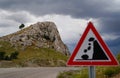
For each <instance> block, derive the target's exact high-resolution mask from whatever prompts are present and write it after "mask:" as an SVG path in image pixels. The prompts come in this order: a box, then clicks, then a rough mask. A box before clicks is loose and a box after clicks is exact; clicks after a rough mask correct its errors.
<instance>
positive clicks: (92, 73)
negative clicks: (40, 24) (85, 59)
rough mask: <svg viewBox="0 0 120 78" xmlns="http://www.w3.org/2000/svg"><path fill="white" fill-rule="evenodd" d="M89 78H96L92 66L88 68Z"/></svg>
mask: <svg viewBox="0 0 120 78" xmlns="http://www.w3.org/2000/svg"><path fill="white" fill-rule="evenodd" d="M89 78H96V74H95V67H94V66H90V67H89Z"/></svg>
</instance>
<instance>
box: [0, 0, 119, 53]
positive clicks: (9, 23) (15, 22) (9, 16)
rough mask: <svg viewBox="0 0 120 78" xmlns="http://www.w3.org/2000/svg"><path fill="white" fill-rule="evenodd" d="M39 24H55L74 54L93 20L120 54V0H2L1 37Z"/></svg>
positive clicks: (0, 5)
mask: <svg viewBox="0 0 120 78" xmlns="http://www.w3.org/2000/svg"><path fill="white" fill-rule="evenodd" d="M38 21H39V22H42V21H53V22H54V23H55V24H56V25H57V27H58V30H59V32H60V35H61V37H62V40H63V41H64V43H66V44H67V45H68V47H69V49H70V51H71V52H72V51H73V48H74V47H75V45H76V43H77V42H78V40H79V39H80V37H81V35H82V33H83V31H84V30H85V28H86V26H87V24H88V22H89V21H92V22H93V24H94V26H95V27H96V29H97V30H98V32H99V33H100V34H101V36H102V38H103V39H104V40H105V42H106V43H107V45H108V46H109V47H110V49H111V50H112V52H114V54H116V53H118V52H120V0H0V36H4V35H6V34H9V33H13V32H15V31H18V30H19V28H18V26H19V25H20V24H21V23H24V24H25V25H26V26H29V25H30V24H33V23H36V22H38Z"/></svg>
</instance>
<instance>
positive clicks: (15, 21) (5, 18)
mask: <svg viewBox="0 0 120 78" xmlns="http://www.w3.org/2000/svg"><path fill="white" fill-rule="evenodd" d="M0 17H1V18H0V30H1V31H0V35H1V36H2V35H6V34H9V33H12V32H15V31H17V30H18V26H19V25H20V24H21V23H24V24H25V25H27V26H29V25H30V24H34V23H36V22H42V21H53V22H54V23H55V24H56V25H57V27H58V30H59V32H60V35H61V37H62V40H63V41H64V42H65V43H67V44H71V43H74V42H77V41H78V40H79V38H80V36H81V34H82V33H83V31H84V29H85V28H86V26H87V23H88V21H93V22H95V23H94V24H95V26H96V25H97V24H98V20H97V19H93V18H90V19H88V20H86V19H76V18H72V17H71V16H69V15H57V14H52V15H44V16H35V15H33V14H31V13H29V12H27V11H17V12H11V11H5V10H0ZM96 27H97V28H98V25H97V26H96ZM8 29H9V31H7V30H8Z"/></svg>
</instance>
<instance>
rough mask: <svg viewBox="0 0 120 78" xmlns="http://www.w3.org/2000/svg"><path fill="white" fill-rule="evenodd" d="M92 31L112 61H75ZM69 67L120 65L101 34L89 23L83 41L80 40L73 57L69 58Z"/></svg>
mask: <svg viewBox="0 0 120 78" xmlns="http://www.w3.org/2000/svg"><path fill="white" fill-rule="evenodd" d="M90 29H91V30H92V32H93V34H94V35H95V36H96V38H97V39H98V41H99V42H100V44H101V46H102V47H103V49H104V51H105V52H106V54H107V55H108V57H109V58H110V61H109V60H108V61H73V60H74V58H75V56H76V54H77V52H78V51H79V49H80V47H81V45H82V43H83V42H84V40H85V38H86V36H87V34H88V33H89V31H90ZM67 65H68V66H113V65H119V63H118V61H117V60H116V58H115V57H114V55H113V54H112V52H111V51H110V50H109V48H108V47H107V45H106V44H105V42H104V41H103V39H102V38H101V36H100V35H99V33H98V32H97V30H96V29H95V27H94V26H93V24H92V22H89V23H88V26H87V28H86V29H85V31H84V33H83V35H82V37H81V39H80V40H79V42H78V44H77V46H76V47H75V49H74V51H73V53H72V55H71V57H70V58H69V60H68V62H67Z"/></svg>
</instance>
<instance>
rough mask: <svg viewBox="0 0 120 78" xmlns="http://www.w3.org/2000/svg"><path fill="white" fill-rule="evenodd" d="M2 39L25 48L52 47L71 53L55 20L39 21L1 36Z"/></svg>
mask: <svg viewBox="0 0 120 78" xmlns="http://www.w3.org/2000/svg"><path fill="white" fill-rule="evenodd" d="M0 40H4V41H9V42H10V43H11V44H12V46H14V47H17V46H22V48H23V49H25V48H26V47H29V46H34V47H36V48H52V49H55V50H56V51H59V52H61V53H63V54H65V55H69V50H68V48H67V46H66V45H65V44H64V43H63V42H62V40H61V38H60V35H59V32H58V30H57V27H56V25H55V24H54V23H53V22H38V23H36V24H33V25H30V26H29V27H27V28H24V29H22V30H20V31H18V32H16V33H13V34H10V35H7V36H4V37H1V38H0Z"/></svg>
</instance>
